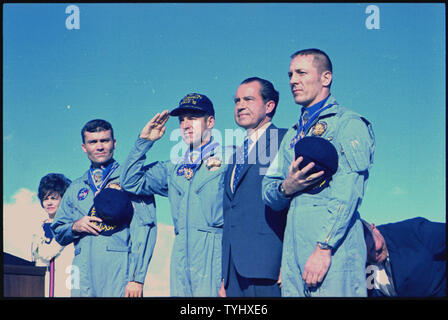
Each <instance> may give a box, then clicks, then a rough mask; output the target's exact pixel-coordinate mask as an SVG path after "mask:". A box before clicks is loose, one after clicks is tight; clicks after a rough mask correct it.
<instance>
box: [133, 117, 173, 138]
mask: <svg viewBox="0 0 448 320" xmlns="http://www.w3.org/2000/svg"><path fill="white" fill-rule="evenodd" d="M169 117H170V113H169V111H168V110H165V111H163V112H162V113H158V114H156V115H155V116H154V118H152V119H151V120H150V121H149V122H148V123H147V124H146V125H145V127H144V128H143V130H142V132H141V133H140V138H142V139H146V140H149V141H157V140H159V139H160V138H162V136H163V134H164V133H165V130H166V127H165V123H166V122H167V121H168V118H169Z"/></svg>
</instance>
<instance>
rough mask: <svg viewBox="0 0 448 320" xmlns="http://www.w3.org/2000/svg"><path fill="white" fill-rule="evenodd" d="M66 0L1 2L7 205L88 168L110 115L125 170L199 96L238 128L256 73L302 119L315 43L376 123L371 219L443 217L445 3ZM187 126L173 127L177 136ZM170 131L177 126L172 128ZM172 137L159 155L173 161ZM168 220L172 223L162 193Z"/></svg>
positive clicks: (336, 89) (341, 85)
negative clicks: (375, 22)
mask: <svg viewBox="0 0 448 320" xmlns="http://www.w3.org/2000/svg"><path fill="white" fill-rule="evenodd" d="M376 5H377V7H378V8H379V10H380V29H371V30H369V29H367V28H366V25H365V21H366V19H367V18H368V16H369V14H367V13H366V12H365V11H366V7H367V6H368V4H355V3H351V4H274V3H265V4H98V5H94V4H83V3H82V4H77V6H78V7H79V9H80V29H79V30H76V29H74V30H68V29H67V28H66V25H65V20H66V19H67V17H68V16H69V14H66V13H65V9H66V7H67V6H68V4H5V5H4V6H3V187H4V189H3V201H4V202H5V203H10V202H12V201H13V195H14V194H16V193H17V192H18V191H19V189H21V188H26V189H29V190H32V191H37V186H38V184H39V180H40V178H41V177H42V176H43V175H45V174H47V173H49V172H61V173H64V174H66V175H67V176H68V177H69V178H71V179H75V178H77V177H79V176H81V175H82V174H83V172H84V171H85V170H86V169H87V168H88V166H89V161H88V159H87V157H86V155H85V154H84V153H83V152H82V150H81V136H80V130H81V127H82V126H83V125H84V124H85V123H86V122H87V121H89V120H91V119H94V118H103V119H106V120H108V121H110V122H111V123H112V125H113V127H114V130H115V137H116V139H117V141H118V144H117V150H116V153H115V158H116V159H117V160H118V161H119V162H123V161H124V160H125V158H126V156H127V153H128V152H129V150H130V148H131V146H132V144H133V143H134V140H135V139H136V138H137V135H138V133H139V132H140V130H141V128H142V127H143V126H144V125H145V123H146V122H147V121H148V120H149V119H150V118H152V116H153V115H154V114H155V113H156V112H158V111H161V110H163V109H172V108H173V107H174V106H176V104H177V103H178V101H179V100H180V99H181V98H182V97H183V96H184V95H185V94H187V93H189V92H199V93H204V94H206V95H207V96H209V97H210V98H211V99H212V101H213V102H214V105H215V109H216V128H217V129H219V130H224V129H226V128H237V126H236V125H235V122H234V119H233V108H234V105H233V95H234V93H235V91H236V88H237V86H238V84H239V83H240V82H241V81H242V80H243V79H245V78H248V77H250V76H259V77H262V78H266V79H268V80H270V81H272V82H273V83H274V85H275V87H276V88H277V89H278V90H279V91H280V104H279V109H278V111H277V113H276V116H275V118H274V122H275V123H276V124H277V125H278V126H282V127H290V126H292V125H293V124H294V123H295V122H296V119H297V117H298V115H299V110H300V108H299V107H298V106H297V105H295V104H294V102H293V99H292V96H291V93H290V91H289V86H288V77H287V72H288V67H289V61H290V59H289V56H290V55H291V54H292V53H293V52H295V51H297V50H299V49H304V48H310V47H317V48H320V49H322V50H324V51H326V52H327V53H328V54H329V56H330V57H331V59H332V61H333V65H334V75H333V77H334V81H333V86H332V93H333V94H334V95H335V96H336V98H337V100H338V101H339V103H341V104H343V105H345V106H347V107H349V108H351V109H353V110H355V111H357V112H359V113H361V114H362V115H364V116H365V117H366V118H367V119H369V120H370V121H371V122H372V124H373V127H374V130H375V134H376V144H377V148H376V154H375V163H374V167H373V169H372V171H371V173H370V179H369V183H368V188H367V191H366V195H365V198H364V201H363V203H362V206H361V209H360V211H361V214H362V215H363V217H364V218H366V219H367V220H370V221H373V222H376V223H377V224H381V223H386V222H392V221H398V220H403V219H407V218H410V217H415V216H423V217H426V218H428V219H430V220H434V221H445V211H446V210H445V209H446V197H445V193H446V171H445V170H446V169H445V162H446V150H445V145H446V140H445V139H446V131H445V130H446V122H445V118H446V109H445V105H446V101H445V96H446V92H445V87H446V74H445V69H446V66H445V48H446V43H445V37H446V35H445V6H444V5H443V4H423V3H421V4H376ZM177 126H178V122H177V120H176V119H174V118H173V119H171V120H170V121H169V122H168V130H169V131H170V130H173V129H175V128H177ZM168 133H169V132H168ZM175 143H176V142H172V141H170V140H169V134H166V135H165V137H164V138H163V139H162V140H161V141H159V142H158V143H157V145H156V146H155V147H154V148H153V149H152V152H151V153H150V155H149V158H150V160H167V159H168V158H169V156H168V155H169V151H170V148H171V147H172V146H173V145H174V144H175ZM157 206H158V219H159V221H161V222H165V223H171V217H170V213H169V204H168V202H167V201H166V199H163V198H160V197H158V198H157Z"/></svg>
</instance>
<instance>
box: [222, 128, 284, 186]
mask: <svg viewBox="0 0 448 320" xmlns="http://www.w3.org/2000/svg"><path fill="white" fill-rule="evenodd" d="M272 129H277V127H276V126H274V125H273V124H271V125H270V126H269V127H268V128H267V129H266V130H265V131H264V132H263V134H262V135H261V136H260V137H259V138H258V140H257V142H256V143H255V145H254V146H253V147H252V149H251V151H250V152H249V155H248V162H249V163H245V164H244V165H243V168H242V170H241V173H240V180H239V181H238V183H237V185H236V186H235V191H236V190H237V189H238V187H239V185H240V184H241V181H243V179H244V176H245V175H246V173H247V171H248V170H249V169H251V168H253V167H254V164H257V163H259V159H258V156H259V154H260V153H261V154H262V155H263V154H264V157H265V158H267V155H266V152H267V150H269V149H268V148H269V146H270V144H271V139H270V136H271V134H270V132H271V130H272ZM258 150H262V151H258ZM233 167H234V166H232V171H233ZM232 171H231V172H230V177H231V176H232ZM228 184H229V192H230V193H232V191H231V190H230V179H229V183H228Z"/></svg>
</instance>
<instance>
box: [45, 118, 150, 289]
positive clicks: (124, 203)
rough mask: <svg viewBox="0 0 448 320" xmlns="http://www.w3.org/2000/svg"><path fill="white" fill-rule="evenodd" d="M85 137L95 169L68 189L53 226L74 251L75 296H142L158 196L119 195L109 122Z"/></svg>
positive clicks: (91, 127)
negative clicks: (73, 247)
mask: <svg viewBox="0 0 448 320" xmlns="http://www.w3.org/2000/svg"><path fill="white" fill-rule="evenodd" d="M81 136H82V142H83V143H82V149H83V150H84V152H85V153H86V154H87V157H88V158H89V160H90V162H91V166H90V169H89V170H87V171H86V173H85V174H84V175H83V176H82V177H80V178H78V179H76V180H75V181H73V183H72V184H71V185H70V187H69V188H68V189H67V191H66V193H65V194H64V197H63V198H62V201H61V205H60V206H59V209H58V211H57V213H56V216H55V219H54V222H53V224H52V226H51V227H52V229H53V230H54V232H55V238H56V241H57V242H59V243H60V244H61V245H67V244H69V243H72V242H73V243H74V246H75V257H74V259H73V268H72V272H73V274H72V279H74V280H75V283H74V285H73V286H72V288H71V294H72V296H73V297H141V296H142V291H143V283H144V281H145V277H146V272H147V270H148V265H149V261H150V259H151V256H152V252H153V250H154V245H155V242H156V235H157V227H156V226H157V223H156V214H155V210H156V209H155V203H154V196H146V197H137V196H134V195H130V194H127V193H126V192H124V191H122V190H121V187H120V183H119V179H120V174H121V172H122V167H120V166H119V164H118V162H117V161H115V160H114V158H113V154H114V150H115V147H116V140H115V139H114V135H113V129H112V126H111V125H110V123H109V122H107V121H104V120H101V119H95V120H92V121H89V122H87V123H86V125H85V126H84V127H83V128H82V130H81ZM78 277H79V286H78V285H77V283H76V282H77V281H76V279H77V278H78Z"/></svg>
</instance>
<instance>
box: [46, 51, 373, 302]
mask: <svg viewBox="0 0 448 320" xmlns="http://www.w3.org/2000/svg"><path fill="white" fill-rule="evenodd" d="M289 77H290V86H291V91H292V94H293V97H294V100H295V102H296V103H297V104H300V105H302V112H301V117H300V119H299V121H298V123H297V124H296V125H295V126H294V127H293V128H291V129H289V130H288V131H287V132H286V129H278V128H277V127H276V126H274V125H273V124H272V123H271V120H272V117H273V116H274V114H275V111H276V108H277V104H278V99H279V95H278V92H277V91H276V90H275V89H274V87H273V85H272V83H270V82H269V81H267V80H264V79H261V78H256V77H254V78H249V79H246V80H244V81H243V82H242V83H241V84H240V86H239V87H238V89H237V92H236V95H235V97H234V102H235V122H236V123H237V124H238V126H240V127H241V128H243V129H245V130H246V138H245V141H244V144H243V145H242V146H241V147H240V148H238V149H237V151H236V152H235V154H234V155H232V157H231V159H223V157H222V146H221V145H220V144H219V143H218V142H217V141H214V139H213V136H212V134H211V131H212V129H213V127H214V124H215V113H214V108H213V104H212V102H211V101H210V100H209V99H208V98H207V97H206V96H205V95H202V94H197V93H192V94H188V95H187V96H185V97H184V98H183V99H182V100H181V101H180V102H179V106H178V107H177V108H175V109H174V110H172V111H171V112H169V111H168V110H165V111H163V112H162V113H158V114H157V115H156V116H154V117H153V119H151V120H150V121H149V122H148V123H147V124H146V125H145V127H144V128H143V130H142V131H141V133H140V136H139V138H138V139H137V141H136V142H135V145H134V147H133V148H132V150H131V152H130V154H129V156H128V158H127V160H126V161H125V164H124V166H123V167H120V168H118V164H117V163H116V162H115V161H114V160H113V158H112V155H113V150H114V148H115V145H116V142H115V140H114V139H113V131H112V128H111V127H110V125H109V124H108V123H106V122H104V121H103V122H101V121H96V122H94V123H89V124H88V125H86V127H88V128H84V129H83V131H82V135H83V150H84V152H86V154H87V155H88V157H89V159H90V160H91V162H92V166H91V169H90V170H89V171H88V172H86V174H85V175H84V176H83V177H81V178H80V179H77V180H75V181H74V182H73V184H72V185H71V186H70V188H69V190H68V192H67V195H65V196H64V199H63V201H62V203H61V208H60V209H59V211H58V213H57V215H56V219H55V222H54V224H53V229H54V231H55V233H56V239H57V240H58V242H60V243H61V244H62V245H65V244H67V243H70V242H72V241H73V242H74V243H75V247H76V249H75V260H74V264H75V265H78V266H79V267H80V268H82V269H83V271H85V272H81V276H82V279H83V281H82V286H81V287H82V288H81V291H80V292H79V295H81V296H123V295H125V296H140V295H141V291H142V283H143V280H144V277H145V274H146V270H147V267H148V263H149V259H150V257H151V254H152V251H153V248H154V243H155V233H156V218H155V205H154V197H153V195H154V194H158V195H161V196H165V197H168V198H169V201H170V205H171V214H172V218H173V223H174V229H175V235H176V236H175V242H174V246H173V250H172V257H171V270H170V271H171V272H170V275H171V279H170V289H171V295H172V296H217V295H218V291H219V295H220V296H249V297H253V296H271V297H273V296H274V297H275V296H280V283H282V289H281V291H282V292H281V293H282V294H281V295H283V296H299V297H300V296H365V295H366V280H365V263H366V247H365V244H364V237H363V228H362V224H361V222H360V219H359V213H358V211H357V209H358V207H359V205H360V203H361V200H362V197H363V193H364V190H365V185H366V182H367V178H368V170H369V169H370V167H371V165H372V163H373V152H374V148H375V143H374V136H373V131H372V128H371V125H370V123H369V122H368V121H367V120H366V119H364V118H363V117H362V116H360V115H358V114H356V113H354V112H352V111H350V110H348V109H346V108H344V107H342V106H340V105H339V104H338V103H337V102H336V100H335V98H334V97H333V96H332V95H331V94H330V86H331V82H332V66H331V61H330V59H329V58H328V56H327V55H326V54H325V53H324V52H322V51H320V50H318V49H308V50H302V51H298V52H296V53H295V54H294V55H293V56H292V60H291V64H290V70H289ZM170 115H171V116H176V117H179V127H180V131H181V135H182V139H183V141H184V143H185V144H186V145H187V150H186V151H185V153H184V154H183V156H182V157H181V158H180V159H178V160H175V161H173V160H172V159H171V160H168V161H160V162H153V163H151V164H149V165H145V163H144V162H145V160H146V153H147V152H148V151H149V150H150V149H151V147H152V145H153V144H154V142H155V141H157V140H159V139H160V138H161V137H162V136H163V135H164V133H165V130H166V127H165V124H166V122H167V121H168V118H169V116H170ZM310 135H313V136H318V137H321V138H322V139H327V140H328V141H330V142H331V143H332V144H333V145H334V146H335V147H336V149H337V151H338V155H339V167H338V170H337V172H336V174H335V175H334V176H333V178H332V180H331V181H330V183H329V185H328V187H322V186H323V185H325V186H326V185H327V184H328V181H322V179H323V174H324V172H323V171H320V172H312V168H313V166H314V163H310V164H308V165H306V166H305V167H303V168H301V167H300V163H301V162H302V161H303V158H302V157H299V158H297V159H295V157H294V145H295V143H296V142H297V141H299V140H300V139H301V138H303V137H304V136H310ZM280 142H281V145H280V148H279V149H278V146H279V144H280ZM277 150H279V151H278V153H277ZM220 151H221V152H220ZM227 160H229V165H227V162H226V161H227ZM268 167H269V169H267V168H268ZM266 171H267V173H266ZM265 173H266V176H265ZM97 175H98V176H99V178H96V177H97ZM263 177H264V178H263ZM325 183H326V184H325ZM111 185H116V186H118V188H119V189H121V188H123V190H124V191H122V192H125V193H126V194H127V195H129V197H130V198H131V200H132V201H133V216H132V220H131V222H130V223H129V225H125V226H115V227H116V228H117V229H116V231H115V232H112V234H111V235H110V234H108V235H107V236H106V235H102V232H103V230H102V229H101V226H102V225H104V224H105V223H104V221H102V220H101V219H99V218H98V217H97V216H96V215H95V214H92V208H93V203H94V197H95V196H96V195H97V194H98V193H100V192H101V190H102V189H103V188H108V187H111ZM285 225H286V229H285ZM283 237H284V242H283ZM81 249H82V250H81ZM280 263H281V269H280ZM106 265H107V270H108V273H105V272H104V267H105V266H106ZM112 269H113V270H115V271H114V272H112V273H110V272H109V271H110V270H112ZM110 274H113V275H114V277H111V276H110ZM100 284H101V285H100ZM220 288H221V289H220Z"/></svg>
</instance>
